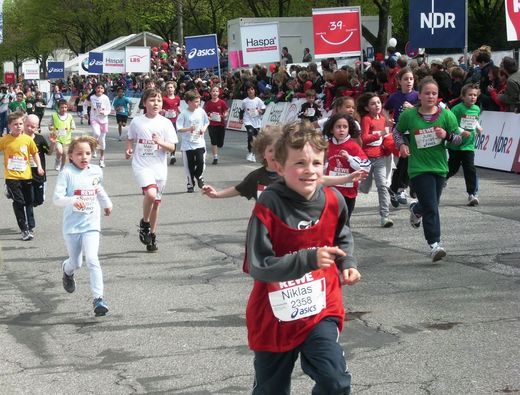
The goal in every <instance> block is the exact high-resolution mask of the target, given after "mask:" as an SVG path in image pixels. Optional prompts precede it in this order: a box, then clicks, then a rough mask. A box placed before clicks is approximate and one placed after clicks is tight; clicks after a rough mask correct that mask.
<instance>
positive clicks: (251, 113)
mask: <svg viewBox="0 0 520 395" xmlns="http://www.w3.org/2000/svg"><path fill="white" fill-rule="evenodd" d="M259 114H260V113H259V112H258V110H257V109H256V108H250V109H249V116H250V117H251V118H255V117H257V116H258V115H259Z"/></svg>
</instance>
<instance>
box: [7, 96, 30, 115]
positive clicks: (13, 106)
mask: <svg viewBox="0 0 520 395" xmlns="http://www.w3.org/2000/svg"><path fill="white" fill-rule="evenodd" d="M15 111H22V112H23V113H27V105H26V104H25V100H24V96H23V92H17V93H16V100H14V101H12V102H11V103H9V113H13V112H15Z"/></svg>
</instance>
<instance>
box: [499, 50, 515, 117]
mask: <svg viewBox="0 0 520 395" xmlns="http://www.w3.org/2000/svg"><path fill="white" fill-rule="evenodd" d="M500 67H501V68H502V70H503V71H504V72H505V73H506V74H507V76H508V77H507V83H506V89H505V90H504V93H503V94H501V95H498V100H500V102H501V103H503V104H505V105H506V106H507V107H506V110H507V111H512V112H520V71H518V64H517V63H516V60H514V59H513V58H511V57H509V56H505V57H504V59H502V63H501V64H500Z"/></svg>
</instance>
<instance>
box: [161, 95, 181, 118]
mask: <svg viewBox="0 0 520 395" xmlns="http://www.w3.org/2000/svg"><path fill="white" fill-rule="evenodd" d="M162 100H163V106H162V109H163V111H164V116H165V117H166V118H168V119H169V120H171V121H172V122H173V124H174V125H175V122H176V121H177V116H178V115H179V112H180V111H179V106H180V105H181V98H180V97H179V96H177V95H176V96H175V97H174V98H173V99H170V98H169V97H168V96H163V98H162Z"/></svg>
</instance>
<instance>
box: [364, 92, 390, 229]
mask: <svg viewBox="0 0 520 395" xmlns="http://www.w3.org/2000/svg"><path fill="white" fill-rule="evenodd" d="M381 110H382V106H381V100H380V99H379V96H377V95H376V94H375V93H373V92H367V93H363V94H362V95H361V96H359V97H358V102H357V111H358V113H359V114H360V115H361V116H362V118H361V140H362V141H363V150H364V151H365V154H366V155H367V156H368V159H370V162H371V163H372V167H371V169H370V173H369V175H368V177H367V178H366V179H365V180H364V181H363V182H362V183H361V184H360V185H359V189H360V191H361V192H363V193H368V192H369V191H370V187H371V186H372V178H373V179H374V181H375V183H376V187H377V195H378V199H379V215H380V216H381V226H382V227H383V228H390V227H391V226H393V225H394V222H393V221H392V220H391V219H390V218H389V217H388V216H389V214H390V194H389V192H388V187H387V182H386V180H387V173H388V169H387V164H386V158H385V153H384V151H383V146H382V145H383V138H390V137H391V135H390V134H389V133H390V131H389V130H388V127H387V125H386V118H385V117H384V116H383V115H382V113H381ZM386 136H388V137H386Z"/></svg>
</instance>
